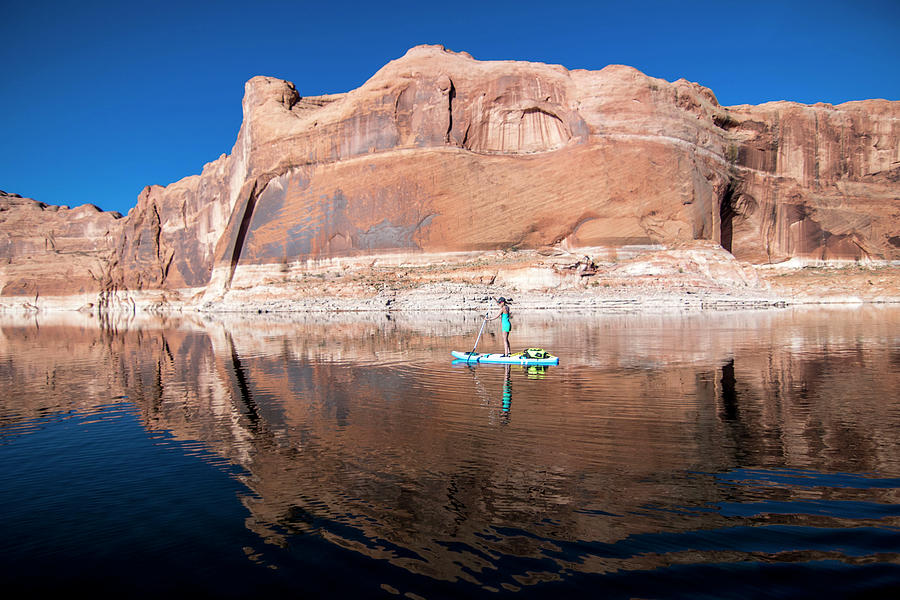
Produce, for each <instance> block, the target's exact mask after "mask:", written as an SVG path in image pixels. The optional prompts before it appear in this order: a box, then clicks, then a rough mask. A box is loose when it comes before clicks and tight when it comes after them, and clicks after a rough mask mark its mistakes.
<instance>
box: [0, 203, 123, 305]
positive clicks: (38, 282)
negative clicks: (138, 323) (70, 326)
mask: <svg viewBox="0 0 900 600" xmlns="http://www.w3.org/2000/svg"><path fill="white" fill-rule="evenodd" d="M122 221H123V219H122V215H120V214H119V213H117V212H104V211H101V210H100V209H99V208H97V207H96V206H93V205H90V204H85V205H83V206H79V207H77V208H74V209H70V208H69V207H67V206H48V205H46V204H44V203H43V202H37V201H35V200H32V199H30V198H22V197H21V196H19V195H18V194H7V193H6V192H2V191H0V295H3V296H19V297H28V298H38V297H40V295H42V294H43V295H85V296H87V297H95V296H96V295H97V294H98V293H101V292H105V291H108V287H107V284H108V282H109V281H110V277H109V269H110V266H111V265H112V264H113V263H114V262H115V247H116V241H117V240H118V238H119V234H120V231H121V225H122Z"/></svg>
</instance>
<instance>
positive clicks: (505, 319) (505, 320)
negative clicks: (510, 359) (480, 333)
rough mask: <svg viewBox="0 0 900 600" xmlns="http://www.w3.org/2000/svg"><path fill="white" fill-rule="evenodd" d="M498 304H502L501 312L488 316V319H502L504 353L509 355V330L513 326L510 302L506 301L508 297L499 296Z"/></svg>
mask: <svg viewBox="0 0 900 600" xmlns="http://www.w3.org/2000/svg"><path fill="white" fill-rule="evenodd" d="M497 304H499V305H500V312H498V313H497V314H496V315H494V316H493V317H488V319H487V320H488V321H493V320H494V319H500V329H502V330H503V355H504V356H509V355H510V351H509V330H510V329H511V328H512V327H511V326H510V324H509V304H508V303H507V301H506V298H504V297H502V296H501V297H500V298H497Z"/></svg>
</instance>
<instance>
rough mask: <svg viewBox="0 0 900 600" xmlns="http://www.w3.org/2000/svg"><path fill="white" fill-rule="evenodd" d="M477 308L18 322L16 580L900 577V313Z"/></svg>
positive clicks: (11, 580)
mask: <svg viewBox="0 0 900 600" xmlns="http://www.w3.org/2000/svg"><path fill="white" fill-rule="evenodd" d="M478 319H479V317H478V316H477V315H473V314H463V313H458V314H456V313H429V314H415V315H386V314H377V315H357V316H335V315H319V316H307V317H303V316H300V317H296V320H293V321H292V320H288V319H261V318H260V319H253V320H241V319H236V318H235V319H226V320H224V321H219V320H209V321H204V320H202V319H200V318H183V319H171V320H165V319H150V318H144V319H136V320H129V319H124V318H123V319H118V320H104V321H98V320H97V319H95V318H93V319H92V318H90V317H84V316H80V315H63V316H51V315H48V316H39V317H37V318H31V319H13V318H10V317H3V318H0V389H2V394H0V478H2V482H3V483H2V487H0V519H2V536H0V584H2V589H3V590H4V592H5V593H10V592H11V591H14V592H28V593H30V594H36V593H38V592H45V593H47V592H49V593H59V592H66V593H67V594H71V593H72V592H79V591H87V592H89V593H91V594H94V595H99V596H101V597H102V596H107V595H113V594H116V595H118V596H146V597H150V596H159V595H160V594H169V595H175V596H179V597H181V596H188V595H192V596H216V597H246V596H267V597H268V596H274V595H275V594H285V593H287V594H291V595H292V596H291V597H326V596H327V597H340V596H351V597H388V598H390V597H408V598H420V597H421V598H448V597H489V598H496V597H501V596H503V597H505V596H511V597H515V598H530V597H542V598H543V597H545V598H559V597H590V598H632V597H640V598H691V599H695V598H824V597H829V598H841V597H863V596H867V597H869V596H871V597H879V596H881V597H897V594H898V593H900V394H898V393H897V389H898V385H900V309H895V308H858V309H843V310H821V309H820V310H807V311H789V310H788V311H770V312H762V313H758V312H752V313H751V312H738V313H716V314H692V315H670V316H665V315H586V314H534V315H525V314H518V315H514V329H513V333H512V335H511V338H512V343H513V347H514V348H522V347H525V346H543V347H545V348H548V349H550V350H552V351H554V353H555V354H558V355H559V356H560V357H561V360H560V365H559V366H558V367H549V368H546V369H522V368H520V367H511V368H505V367H503V366H494V365H491V366H478V367H466V366H453V365H451V357H450V351H451V350H452V349H460V350H468V349H471V347H472V344H473V343H474V340H475V335H476V333H477V330H478V325H479V320H478ZM501 348H502V343H501V341H500V338H499V336H496V335H494V334H489V335H486V336H485V337H484V338H482V341H481V343H480V345H479V349H484V350H494V351H498V350H500V349H501Z"/></svg>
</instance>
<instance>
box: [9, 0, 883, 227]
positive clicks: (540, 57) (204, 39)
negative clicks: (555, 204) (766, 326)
mask: <svg viewBox="0 0 900 600" xmlns="http://www.w3.org/2000/svg"><path fill="white" fill-rule="evenodd" d="M898 39H900V0H856V1H830V0H821V1H816V2H814V1H799V0H798V1H792V0H781V1H775V0H744V1H742V2H731V1H729V0H721V1H719V2H707V1H698V2H691V1H690V0H682V1H679V2H671V1H665V0H649V1H640V0H637V1H634V2H628V1H627V0H624V1H623V0H618V1H616V2H605V1H601V0H597V1H593V2H590V1H584V2H580V1H579V2H576V1H568V0H556V1H552V0H550V1H548V0H543V1H541V2H532V1H530V0H520V1H518V2H508V1H505V0H499V1H492V0H483V1H478V2H473V1H470V0H456V1H454V2H428V1H425V0H416V1H401V2H392V1H390V0H385V1H383V2H366V3H357V2H348V3H345V2H340V1H331V2H327V1H326V2H322V1H321V0H317V1H315V2H305V1H300V0H295V1H293V2H288V1H274V0H272V1H268V0H261V1H248V0H242V1H239V2H231V1H226V0H222V1H212V0H210V1H206V2H199V1H191V0H185V1H180V2H170V1H168V0H158V1H156V2H129V1H126V0H122V1H91V0H82V1H79V2H69V1H64V0H58V1H56V2H47V1H42V0H30V1H27V2H20V1H18V0H3V2H2V4H0V189H2V190H5V191H7V192H11V193H18V194H21V195H23V196H27V197H31V198H35V199H37V200H41V201H43V202H46V203H48V204H68V205H70V206H75V205H78V204H83V203H85V202H90V203H93V204H96V205H98V206H100V207H101V208H104V209H107V210H119V211H121V212H122V213H126V212H127V211H128V209H129V208H131V207H132V206H134V204H135V202H136V198H137V195H138V193H139V192H140V190H141V189H142V188H143V187H144V186H146V185H149V184H160V185H168V184H169V183H172V182H174V181H177V180H178V179H181V178H182V177H185V176H188V175H192V174H196V173H199V172H200V170H201V169H202V167H203V165H204V164H205V163H207V162H209V161H212V160H214V159H216V158H217V157H218V156H219V155H220V154H222V153H223V152H225V153H228V152H230V151H231V147H232V145H233V144H234V141H235V138H236V136H237V132H238V128H239V126H240V122H241V97H242V95H243V87H244V82H245V81H246V80H247V79H249V78H250V77H252V76H254V75H270V76H275V77H280V78H283V79H287V80H290V81H293V82H294V83H295V84H296V86H297V89H298V91H299V92H300V94H301V95H316V94H323V93H336V92H344V91H348V90H351V89H353V88H356V87H358V86H359V85H360V84H362V83H363V82H364V81H366V80H367V79H368V78H369V77H370V76H371V75H372V74H373V73H374V72H375V71H377V70H378V69H379V68H380V67H381V66H383V65H384V64H385V63H387V62H388V61H390V60H392V59H395V58H398V57H400V56H402V55H403V54H404V53H405V52H406V50H407V49H409V48H410V47H412V46H414V45H417V44H423V43H430V44H443V45H445V46H447V47H448V48H450V49H452V50H458V51H459V50H465V51H467V52H469V53H470V54H472V55H473V56H474V57H475V58H477V59H481V60H491V59H517V60H531V61H539V62H547V63H556V64H561V65H564V66H565V67H567V68H570V69H577V68H582V69H592V70H596V69H602V68H603V67H604V66H606V65H608V64H612V63H619V64H627V65H631V66H633V67H636V68H638V69H640V70H641V71H643V72H645V73H647V74H648V75H652V76H655V77H662V78H664V79H667V80H670V81H672V80H675V79H678V78H680V77H684V78H686V79H689V80H691V81H696V82H699V83H701V84H703V85H705V86H707V87H709V88H711V89H712V90H713V92H715V94H716V95H717V97H718V99H719V102H720V103H721V104H724V105H731V104H744V103H750V104H758V103H761V102H766V101H769V100H794V101H798V102H804V103H815V102H830V103H833V104H837V103H840V102H844V101H847V100H860V99H866V98H887V99H890V100H900V42H898Z"/></svg>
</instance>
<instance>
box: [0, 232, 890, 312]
mask: <svg viewBox="0 0 900 600" xmlns="http://www.w3.org/2000/svg"><path fill="white" fill-rule="evenodd" d="M591 250H592V251H593V253H592V254H591V255H582V254H578V255H575V254H572V253H568V252H560V251H554V250H552V249H545V250H543V251H518V252H492V253H482V254H475V255H465V256H450V255H443V256H423V257H421V260H419V261H418V262H416V263H410V262H409V261H403V260H398V261H395V262H392V261H391V260H390V257H389V256H387V257H381V258H380V259H374V260H373V259H372V257H366V258H365V260H364V261H362V260H358V261H353V260H344V261H329V262H326V263H322V264H317V265H310V264H302V265H301V264H296V265H287V266H282V267H280V268H278V269H275V270H272V271H270V272H261V271H259V270H258V269H257V270H254V271H253V272H252V273H244V274H241V273H238V275H237V276H235V278H234V282H233V285H232V286H231V288H230V289H228V290H227V291H226V292H225V293H223V294H219V295H216V296H211V295H210V294H209V293H208V290H204V289H202V288H197V289H185V290H176V291H171V290H167V291H162V290H138V291H127V290H116V291H112V292H108V293H105V294H101V295H100V296H97V295H96V294H94V295H90V294H81V295H67V296H45V297H41V296H37V297H3V298H0V311H3V312H14V313H30V312H53V311H74V310H77V311H81V312H86V313H96V314H100V313H122V312H125V313H158V314H170V313H186V312H191V313H201V314H204V313H205V314H225V313H232V314H254V313H255V314H262V313H322V312H418V311H485V310H488V309H490V308H492V307H493V302H492V299H493V298H497V297H499V296H505V297H507V298H512V299H513V306H514V308H515V310H517V311H547V310H562V311H569V310H576V311H592V312H594V311H597V312H641V311H690V312H694V311H705V310H744V309H773V308H776V309H777V308H785V307H793V306H807V305H837V304H843V305H858V304H897V303H900V265H897V264H893V263H879V264H874V263H873V264H868V265H864V264H860V263H846V264H819V265H811V264H807V265H800V264H795V263H791V264H786V265H780V266H778V265H776V266H772V265H766V266H760V265H750V264H746V263H742V262H740V261H737V260H735V259H734V257H733V256H731V255H730V254H729V253H727V252H725V251H724V250H722V249H721V248H717V247H715V246H714V245H712V244H707V245H697V244H693V245H691V246H690V247H684V248H679V249H666V248H656V249H644V250H642V251H641V252H635V253H634V254H633V255H630V256H627V255H623V254H622V253H621V252H618V253H617V254H616V255H615V257H613V256H612V255H611V254H610V253H609V252H608V251H604V250H603V249H597V248H594V249H591ZM604 252H605V253H604Z"/></svg>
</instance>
